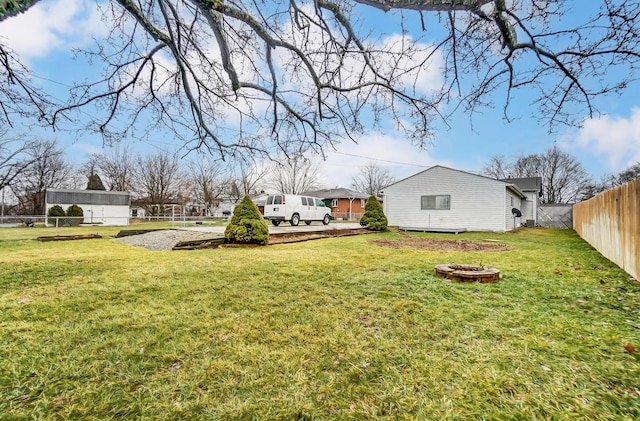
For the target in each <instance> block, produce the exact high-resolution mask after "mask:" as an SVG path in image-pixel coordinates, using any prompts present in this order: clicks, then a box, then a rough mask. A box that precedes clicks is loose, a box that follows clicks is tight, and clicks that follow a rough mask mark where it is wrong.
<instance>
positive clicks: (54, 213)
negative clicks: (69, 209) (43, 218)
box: [47, 205, 65, 225]
mask: <svg viewBox="0 0 640 421" xmlns="http://www.w3.org/2000/svg"><path fill="white" fill-rule="evenodd" d="M47 216H48V217H49V218H48V219H47V223H48V224H50V225H55V224H56V217H61V216H65V213H64V209H62V206H60V205H55V206H52V207H51V208H49V211H48V212H47Z"/></svg>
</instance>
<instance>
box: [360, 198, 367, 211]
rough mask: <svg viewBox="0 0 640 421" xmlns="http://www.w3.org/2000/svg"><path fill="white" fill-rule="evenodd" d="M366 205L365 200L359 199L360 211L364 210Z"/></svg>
mask: <svg viewBox="0 0 640 421" xmlns="http://www.w3.org/2000/svg"><path fill="white" fill-rule="evenodd" d="M366 204H367V201H366V200H365V199H360V207H361V208H362V209H364V206H365V205H366Z"/></svg>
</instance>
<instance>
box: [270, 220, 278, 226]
mask: <svg viewBox="0 0 640 421" xmlns="http://www.w3.org/2000/svg"><path fill="white" fill-rule="evenodd" d="M271 223H272V224H273V226H274V227H277V226H278V225H280V221H276V220H271Z"/></svg>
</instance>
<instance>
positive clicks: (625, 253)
mask: <svg viewBox="0 0 640 421" xmlns="http://www.w3.org/2000/svg"><path fill="white" fill-rule="evenodd" d="M573 226H574V229H575V230H576V232H577V233H578V235H580V237H582V238H584V239H585V240H586V241H587V242H588V243H589V244H591V245H592V246H593V247H594V248H595V249H596V250H598V251H599V252H600V253H602V255H603V256H605V257H606V258H607V259H609V260H611V261H612V262H614V263H615V264H617V265H618V266H620V267H621V268H622V269H624V270H625V271H626V272H627V273H629V274H630V275H631V276H633V277H634V278H636V279H638V280H640V179H638V180H635V181H632V182H630V183H627V184H624V185H622V186H620V187H617V188H615V189H611V190H607V191H606V192H604V193H600V194H599V195H597V196H596V197H593V198H591V199H589V200H586V201H584V202H581V203H577V204H576V205H574V207H573Z"/></svg>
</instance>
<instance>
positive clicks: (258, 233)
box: [224, 195, 269, 244]
mask: <svg viewBox="0 0 640 421" xmlns="http://www.w3.org/2000/svg"><path fill="white" fill-rule="evenodd" d="M224 236H225V238H226V239H227V240H228V241H231V242H234V243H248V244H269V227H268V226H267V223H266V222H265V221H264V219H262V215H260V211H259V210H258V207H257V206H256V205H255V203H253V202H252V201H251V198H250V197H249V196H248V195H247V196H245V197H244V198H243V199H242V201H241V202H240V203H238V205H237V206H236V208H235V210H234V211H233V216H232V217H231V221H229V224H227V228H226V229H225V231H224Z"/></svg>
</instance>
